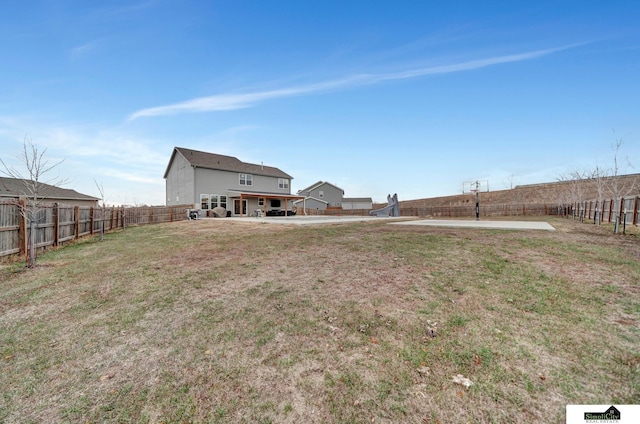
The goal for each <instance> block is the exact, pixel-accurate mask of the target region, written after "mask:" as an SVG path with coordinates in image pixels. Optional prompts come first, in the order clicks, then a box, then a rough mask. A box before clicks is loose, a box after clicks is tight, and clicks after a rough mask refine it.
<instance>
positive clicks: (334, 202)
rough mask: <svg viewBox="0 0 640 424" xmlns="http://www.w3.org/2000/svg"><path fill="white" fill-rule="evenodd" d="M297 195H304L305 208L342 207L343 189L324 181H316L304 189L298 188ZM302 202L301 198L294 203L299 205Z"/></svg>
mask: <svg viewBox="0 0 640 424" xmlns="http://www.w3.org/2000/svg"><path fill="white" fill-rule="evenodd" d="M298 195H300V196H303V197H304V203H305V207H306V208H307V209H320V210H324V209H328V208H338V209H339V208H342V197H343V196H344V190H342V189H341V188H340V187H338V186H335V185H333V184H331V183H328V182H326V181H318V182H317V183H315V184H313V185H311V186H309V187H307V188H305V189H302V190H299V191H298ZM302 203H303V201H302V200H298V201H297V202H296V205H297V206H300V205H301V204H302Z"/></svg>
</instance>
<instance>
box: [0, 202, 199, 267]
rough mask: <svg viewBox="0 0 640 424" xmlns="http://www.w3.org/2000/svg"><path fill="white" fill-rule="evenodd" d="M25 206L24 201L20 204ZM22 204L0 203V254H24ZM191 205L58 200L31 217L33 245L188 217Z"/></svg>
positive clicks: (56, 244)
mask: <svg viewBox="0 0 640 424" xmlns="http://www.w3.org/2000/svg"><path fill="white" fill-rule="evenodd" d="M22 206H24V204H23V205H22ZM22 206H21V205H19V204H16V203H14V202H12V203H0V257H3V256H8V255H15V254H26V252H27V244H28V240H29V237H28V234H27V233H28V228H29V225H28V222H27V219H26V218H25V217H24V216H23V215H22V214H21V212H20V211H21V208H22ZM190 206H191V205H182V206H141V207H107V208H104V209H103V208H99V207H86V206H85V207H83V206H69V205H60V204H51V205H42V206H40V207H39V208H38V213H37V214H36V215H37V216H35V217H34V222H35V224H36V229H35V232H36V235H35V246H36V248H37V249H38V248H45V247H48V246H58V245H60V244H62V243H64V242H67V241H69V240H77V239H78V238H80V237H83V236H89V235H94V234H99V233H100V229H101V227H102V226H103V225H104V231H110V230H115V229H117V228H126V226H128V225H145V224H158V223H162V222H173V221H181V220H185V219H187V210H188V209H189V207H190Z"/></svg>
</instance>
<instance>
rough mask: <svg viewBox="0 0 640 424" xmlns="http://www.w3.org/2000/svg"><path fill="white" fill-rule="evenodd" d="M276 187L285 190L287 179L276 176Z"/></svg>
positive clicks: (287, 186)
mask: <svg viewBox="0 0 640 424" xmlns="http://www.w3.org/2000/svg"><path fill="white" fill-rule="evenodd" d="M278 188H279V189H281V190H287V189H288V188H289V180H288V179H286V178H278Z"/></svg>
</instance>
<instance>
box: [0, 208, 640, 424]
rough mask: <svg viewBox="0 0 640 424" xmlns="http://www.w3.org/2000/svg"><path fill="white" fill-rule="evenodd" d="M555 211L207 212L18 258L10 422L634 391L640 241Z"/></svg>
mask: <svg viewBox="0 0 640 424" xmlns="http://www.w3.org/2000/svg"><path fill="white" fill-rule="evenodd" d="M553 225H555V226H556V227H557V228H558V229H559V231H557V232H555V233H547V232H544V233H542V232H517V231H498V230H473V229H445V228H432V227H415V228H414V227H398V226H389V225H385V224H377V223H368V224H341V225H323V226H311V227H288V226H280V225H267V224H249V223H242V222H232V221H227V220H223V219H222V220H201V221H190V222H180V223H173V224H162V225H156V226H147V227H137V228H135V227H134V228H128V229H127V230H126V231H124V232H119V233H113V234H108V235H107V237H106V239H105V241H104V242H99V241H97V240H87V241H84V242H80V243H77V244H74V245H71V246H69V247H67V248H65V249H60V250H57V251H54V252H50V253H48V254H46V255H43V256H41V257H40V258H39V261H40V264H42V265H46V266H39V267H38V268H36V269H35V270H30V271H26V272H24V271H22V269H20V268H18V267H17V265H13V266H9V267H5V268H3V269H1V270H0V287H1V288H2V291H1V292H2V294H1V295H0V312H1V315H0V367H1V369H2V373H1V374H0V386H2V387H3V396H2V398H0V421H4V422H25V421H39V422H42V421H50V422H63V421H69V422H76V421H83V422H123V421H128V422H252V423H253V422H285V423H286V422H291V423H293V422H296V423H297V422H310V423H314V422H317V423H321V422H322V423H324V422H369V423H370V422H440V423H448V422H505V421H508V422H523V423H524V422H558V421H562V419H563V417H564V407H565V405H566V404H570V403H572V404H576V403H586V404H588V403H592V404H602V403H634V402H635V401H637V399H638V398H640V378H639V375H640V367H639V366H638V360H637V358H638V357H639V352H638V346H639V345H640V343H639V342H640V332H639V331H638V321H639V320H640V302H639V301H638V298H637V291H638V285H639V281H640V266H639V265H638V261H637V258H638V257H640V256H639V254H640V249H639V247H638V243H637V240H636V239H635V236H620V235H619V236H615V235H613V234H611V233H610V232H609V231H608V230H607V229H606V228H603V227H597V226H592V225H589V224H579V223H575V222H572V221H568V220H554V221H553ZM458 374H461V375H463V376H464V377H465V378H468V379H469V380H471V381H472V382H473V385H471V386H470V387H468V388H467V387H465V386H463V385H460V384H456V383H455V382H454V381H453V378H454V377H455V376H457V375H458Z"/></svg>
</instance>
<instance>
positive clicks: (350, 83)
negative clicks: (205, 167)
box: [128, 45, 575, 121]
mask: <svg viewBox="0 0 640 424" xmlns="http://www.w3.org/2000/svg"><path fill="white" fill-rule="evenodd" d="M571 47H575V45H571V46H564V47H558V48H553V49H545V50H536V51H531V52H525V53H519V54H512V55H506V56H496V57H490V58H484V59H477V60H471V61H466V62H460V63H453V64H448V65H440V66H429V67H424V68H417V69H409V70H406V71H399V72H391V73H381V74H357V75H353V76H349V77H346V78H342V79H337V80H332V81H325V82H320V83H315V84H309V85H301V86H297V87H289V88H281V89H277V90H269V91H258V92H252V93H239V94H233V93H229V94H217V95H214V96H208V97H199V98H195V99H191V100H187V101H184V102H179V103H174V104H170V105H165V106H158V107H152V108H148V109H141V110H139V111H136V112H134V113H132V114H131V115H130V116H129V118H128V120H129V121H132V120H135V119H138V118H143V117H153V116H166V115H177V114H180V113H195V112H214V111H224V110H235V109H243V108H248V107H252V106H255V105H256V104H258V103H260V102H264V101H267V100H270V99H276V98H282V97H292V96H301V95H305V94H314V93H321V92H327V91H332V90H339V89H348V88H352V87H358V86H364V85H371V84H377V83H380V82H383V81H392V80H402V79H410V78H418V77H422V76H427V75H436V74H448V73H453V72H461V71H470V70H474V69H480V68H485V67H488V66H493V65H499V64H504V63H513V62H521V61H524V60H531V59H537V58H540V57H543V56H547V55H549V54H552V53H555V52H558V51H561V50H566V49H569V48H571Z"/></svg>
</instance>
